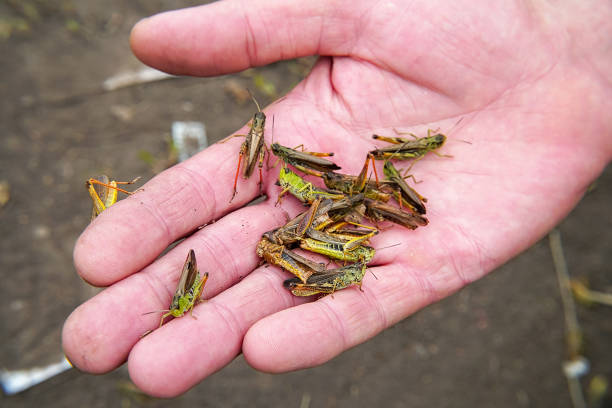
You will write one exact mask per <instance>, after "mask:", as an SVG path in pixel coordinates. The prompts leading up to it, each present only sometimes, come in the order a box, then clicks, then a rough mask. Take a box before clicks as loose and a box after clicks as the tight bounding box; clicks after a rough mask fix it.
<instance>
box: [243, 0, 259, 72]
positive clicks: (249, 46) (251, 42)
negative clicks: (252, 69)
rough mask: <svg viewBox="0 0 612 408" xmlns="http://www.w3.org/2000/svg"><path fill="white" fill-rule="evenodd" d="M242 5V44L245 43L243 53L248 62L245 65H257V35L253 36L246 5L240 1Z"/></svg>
mask: <svg viewBox="0 0 612 408" xmlns="http://www.w3.org/2000/svg"><path fill="white" fill-rule="evenodd" d="M241 4H242V5H243V6H242V7H241V11H242V18H243V19H244V26H245V30H244V35H245V41H244V45H245V53H246V55H247V58H248V59H249V63H248V64H247V66H257V65H259V64H258V62H259V61H258V58H257V54H258V51H257V39H256V38H257V37H256V36H255V32H254V31H253V26H252V25H251V18H250V17H249V14H248V13H247V12H246V7H245V6H244V3H241Z"/></svg>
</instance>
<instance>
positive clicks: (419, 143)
mask: <svg viewBox="0 0 612 408" xmlns="http://www.w3.org/2000/svg"><path fill="white" fill-rule="evenodd" d="M433 132H434V131H432V130H431V129H429V130H427V136H425V137H417V136H415V135H414V134H412V133H408V134H409V135H410V136H412V137H413V138H414V140H412V139H407V138H404V137H387V136H380V135H372V138H373V139H376V140H382V141H385V142H390V143H393V144H394V145H395V146H386V147H382V148H380V149H375V150H372V151H370V154H371V155H372V157H373V158H374V159H376V160H391V159H394V160H413V159H416V160H419V159H421V158H423V157H424V156H425V155H426V154H427V153H429V152H432V153H434V154H436V155H438V156H441V157H451V156H448V155H443V154H440V153H438V152H437V151H436V150H437V149H439V148H440V147H442V145H444V142H446V136H445V135H443V134H442V133H436V134H432V133H433ZM395 133H397V134H398V135H401V134H403V133H400V132H398V131H395Z"/></svg>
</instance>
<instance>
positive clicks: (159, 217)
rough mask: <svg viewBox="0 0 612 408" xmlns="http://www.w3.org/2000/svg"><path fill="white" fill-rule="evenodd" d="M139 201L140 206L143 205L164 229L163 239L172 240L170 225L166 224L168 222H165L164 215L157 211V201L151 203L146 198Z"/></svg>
mask: <svg viewBox="0 0 612 408" xmlns="http://www.w3.org/2000/svg"><path fill="white" fill-rule="evenodd" d="M139 202H140V205H141V207H144V209H145V210H146V211H148V212H149V214H151V215H152V216H153V218H155V219H156V220H157V222H158V224H159V225H160V227H161V228H162V230H163V231H164V235H165V240H164V241H165V242H172V234H171V233H170V226H169V225H168V223H166V219H165V217H163V216H162V215H161V212H160V211H159V203H157V202H156V203H151V202H150V201H146V200H140V201H139Z"/></svg>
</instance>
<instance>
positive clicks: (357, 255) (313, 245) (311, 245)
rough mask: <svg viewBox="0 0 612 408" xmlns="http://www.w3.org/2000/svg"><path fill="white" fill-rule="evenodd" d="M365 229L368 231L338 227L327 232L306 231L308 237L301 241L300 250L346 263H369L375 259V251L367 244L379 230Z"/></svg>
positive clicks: (311, 229)
mask: <svg viewBox="0 0 612 408" xmlns="http://www.w3.org/2000/svg"><path fill="white" fill-rule="evenodd" d="M358 225H359V224H358ZM360 226H361V225H360ZM364 228H367V230H363V229H362V230H358V229H342V230H341V229H338V228H337V225H333V226H332V227H330V228H329V229H327V230H325V231H319V230H316V229H314V228H309V229H308V230H307V231H306V235H307V236H305V237H302V238H301V239H300V248H302V249H306V250H308V251H311V252H315V253H318V254H322V255H326V256H327V257H328V258H333V259H338V260H341V261H345V262H357V261H365V262H369V261H370V260H371V259H372V258H373V257H374V253H375V251H374V248H372V247H369V246H366V245H365V244H367V243H368V240H369V239H370V238H371V237H373V236H374V235H376V234H378V230H377V229H375V228H372V227H364Z"/></svg>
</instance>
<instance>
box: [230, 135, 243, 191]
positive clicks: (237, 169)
mask: <svg viewBox="0 0 612 408" xmlns="http://www.w3.org/2000/svg"><path fill="white" fill-rule="evenodd" d="M246 148H247V144H246V142H245V143H242V146H240V153H239V154H238V166H237V167H236V176H235V177H234V192H233V193H232V198H230V200H229V202H230V203H231V202H232V200H233V199H234V197H235V196H236V193H237V192H238V189H237V186H238V176H239V175H240V164H241V163H242V158H243V157H244V155H245V154H246Z"/></svg>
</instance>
